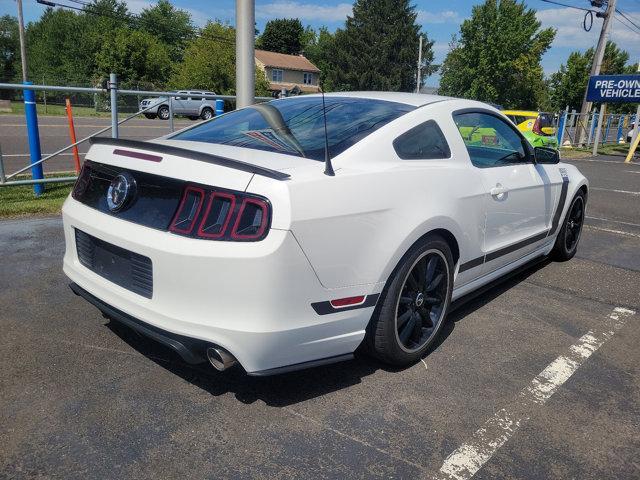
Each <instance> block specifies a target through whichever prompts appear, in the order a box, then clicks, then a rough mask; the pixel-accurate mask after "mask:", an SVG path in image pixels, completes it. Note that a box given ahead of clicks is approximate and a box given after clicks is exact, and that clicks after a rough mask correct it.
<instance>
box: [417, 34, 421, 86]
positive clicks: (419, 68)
mask: <svg viewBox="0 0 640 480" xmlns="http://www.w3.org/2000/svg"><path fill="white" fill-rule="evenodd" d="M421 74H422V35H420V42H419V43H418V76H417V80H418V81H417V83H416V93H420V83H421V82H422V76H421Z"/></svg>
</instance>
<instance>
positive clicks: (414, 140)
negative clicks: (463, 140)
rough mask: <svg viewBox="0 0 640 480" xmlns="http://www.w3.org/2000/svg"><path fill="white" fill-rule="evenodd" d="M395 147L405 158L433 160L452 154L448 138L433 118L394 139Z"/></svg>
mask: <svg viewBox="0 0 640 480" xmlns="http://www.w3.org/2000/svg"><path fill="white" fill-rule="evenodd" d="M393 148H394V149H395V151H396V153H397V154H398V156H399V157H400V158H402V159H403V160H433V159H439V158H449V157H450V156H451V151H450V150H449V145H448V144H447V140H446V139H445V138H444V135H443V134H442V130H440V127H438V124H437V123H436V122H435V121H433V120H428V121H426V122H424V123H421V124H420V125H417V126H415V127H413V128H412V129H411V130H407V131H406V132H404V133H403V134H402V135H400V136H399V137H398V138H396V139H395V140H394V141H393Z"/></svg>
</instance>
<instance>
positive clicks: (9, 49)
mask: <svg viewBox="0 0 640 480" xmlns="http://www.w3.org/2000/svg"><path fill="white" fill-rule="evenodd" d="M19 42H20V41H19V39H18V19H17V18H15V17H12V16H11V15H4V16H2V17H0V80H1V81H3V82H11V81H13V80H14V79H15V77H17V76H18V72H19V71H20V66H19V64H20V43H19Z"/></svg>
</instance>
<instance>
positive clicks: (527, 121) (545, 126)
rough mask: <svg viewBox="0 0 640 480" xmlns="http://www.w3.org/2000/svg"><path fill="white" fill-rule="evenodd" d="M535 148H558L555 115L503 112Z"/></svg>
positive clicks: (523, 111) (514, 111)
mask: <svg viewBox="0 0 640 480" xmlns="http://www.w3.org/2000/svg"><path fill="white" fill-rule="evenodd" d="M502 113H504V114H505V115H506V116H507V117H509V120H511V121H512V122H513V123H515V125H516V126H517V127H518V130H520V131H521V132H522V133H523V135H524V136H525V138H526V139H527V140H528V141H529V143H530V144H531V145H533V146H534V147H548V148H558V139H557V138H556V129H555V128H554V126H553V115H552V114H550V113H543V112H536V111H529V110H503V111H502Z"/></svg>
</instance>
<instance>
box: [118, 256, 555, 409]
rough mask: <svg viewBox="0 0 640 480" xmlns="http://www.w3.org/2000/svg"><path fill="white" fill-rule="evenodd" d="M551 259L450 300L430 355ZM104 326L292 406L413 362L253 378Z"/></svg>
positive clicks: (217, 383) (170, 361)
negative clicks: (193, 360)
mask: <svg viewBox="0 0 640 480" xmlns="http://www.w3.org/2000/svg"><path fill="white" fill-rule="evenodd" d="M548 263H549V261H548V260H543V261H540V262H537V263H535V264H530V265H528V266H526V267H525V268H523V269H520V270H518V271H516V272H515V273H513V274H511V275H509V276H507V277H506V278H502V279H500V280H499V281H496V282H493V283H491V284H489V285H487V286H486V287H483V288H482V289H480V290H479V291H478V292H474V293H473V294H470V295H468V296H466V297H464V298H462V299H460V300H458V301H456V302H455V303H454V304H452V306H451V308H452V310H451V311H450V313H449V316H448V318H447V322H446V324H445V325H444V327H443V329H442V331H441V333H440V335H439V336H438V338H437V339H436V341H435V342H434V343H433V345H432V346H431V347H430V348H429V350H428V352H427V353H426V355H429V353H431V352H432V351H434V350H436V349H437V348H439V346H440V345H441V344H442V343H443V342H444V341H446V339H447V338H448V337H449V336H450V335H451V333H452V332H453V331H454V329H455V328H456V327H455V326H456V324H457V323H459V322H461V321H463V320H464V318H465V317H466V316H467V315H469V314H471V313H473V312H475V311H476V310H478V309H479V308H482V307H483V306H484V305H486V304H487V303H489V302H491V301H492V300H494V299H495V298H497V297H498V296H500V295H502V294H503V293H504V292H506V291H508V290H509V289H511V288H513V287H514V286H516V285H518V284H519V283H521V282H522V281H524V280H526V279H527V278H528V277H529V276H530V275H532V274H533V273H535V272H536V271H538V270H539V269H541V268H543V267H544V266H546V265H547V264H548ZM106 326H107V327H108V328H109V329H111V330H112V331H113V332H114V333H115V334H116V335H118V336H119V337H120V338H121V339H122V340H123V341H124V342H126V343H127V344H128V345H129V346H131V347H132V348H133V349H135V350H137V351H138V352H140V353H141V354H143V355H144V356H146V357H147V358H148V359H150V360H152V361H153V362H155V363H156V364H158V365H160V366H161V367H162V368H164V369H166V370H168V371H169V372H171V373H173V374H174V375H177V376H178V377H180V378H182V379H183V380H185V381H187V382H189V383H191V384H192V385H194V386H196V387H198V388H201V389H202V390H204V391H206V392H208V393H210V394H211V395H214V396H218V395H224V394H228V393H233V394H234V395H235V397H236V398H237V399H238V400H239V401H241V402H243V403H246V404H251V403H254V402H256V401H258V400H261V401H263V402H264V403H265V404H266V405H269V406H272V407H285V406H289V405H294V404H296V403H299V402H303V401H305V400H309V399H312V398H316V397H319V396H323V395H327V394H329V393H332V392H335V391H338V390H342V389H344V388H348V387H351V386H354V385H357V384H359V383H361V382H362V379H363V378H365V377H367V376H368V375H372V374H373V373H375V372H377V371H378V370H382V371H385V372H390V373H393V372H401V371H403V370H405V369H406V368H410V367H411V366H410V367H403V368H394V367H391V366H389V365H386V364H383V363H381V362H379V361H378V360H376V359H374V358H372V357H370V356H368V355H366V353H363V352H360V351H358V352H356V356H355V358H354V359H353V360H349V361H345V362H341V363H336V364H332V365H325V366H321V367H315V368H310V369H306V370H301V371H297V372H290V373H284V374H281V375H275V376H270V377H253V376H249V375H247V374H246V372H245V371H244V370H243V369H242V368H241V367H239V366H236V367H233V368H231V369H229V370H227V371H225V372H218V371H216V370H215V369H213V367H211V366H210V365H209V364H199V365H190V364H188V363H186V362H184V361H183V360H182V359H181V358H180V357H179V356H178V355H177V354H176V353H175V352H174V351H173V350H171V349H170V348H168V347H165V346H164V345H161V344H159V343H157V342H155V341H153V340H150V339H148V338H147V337H144V336H142V335H140V334H138V333H137V332H136V331H134V330H132V329H130V328H128V327H126V326H125V325H122V324H120V323H118V322H117V321H113V320H110V321H109V323H107V325H106ZM426 355H425V356H426Z"/></svg>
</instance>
